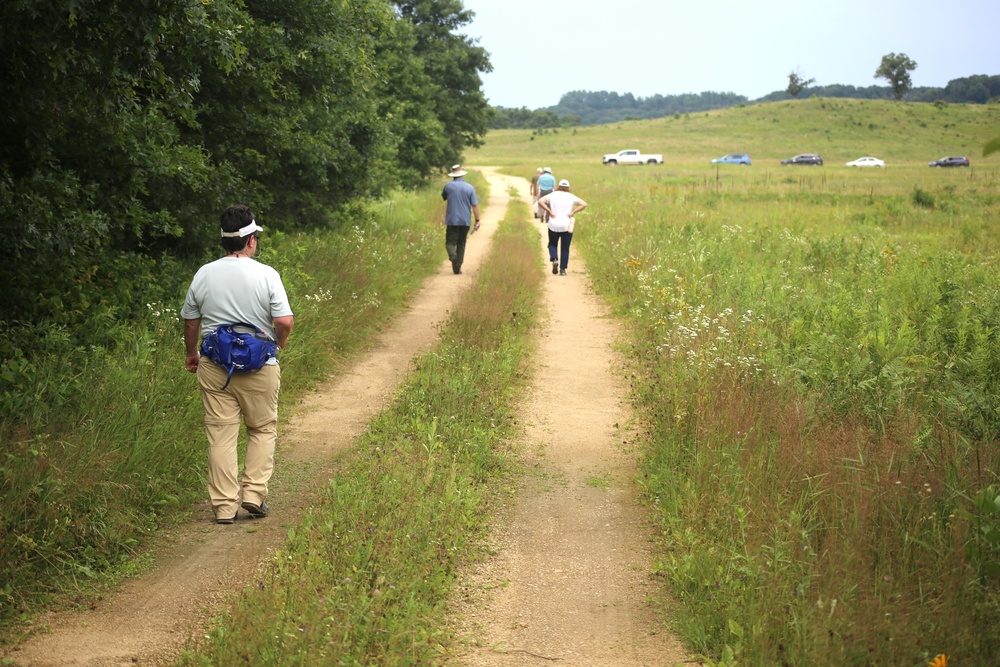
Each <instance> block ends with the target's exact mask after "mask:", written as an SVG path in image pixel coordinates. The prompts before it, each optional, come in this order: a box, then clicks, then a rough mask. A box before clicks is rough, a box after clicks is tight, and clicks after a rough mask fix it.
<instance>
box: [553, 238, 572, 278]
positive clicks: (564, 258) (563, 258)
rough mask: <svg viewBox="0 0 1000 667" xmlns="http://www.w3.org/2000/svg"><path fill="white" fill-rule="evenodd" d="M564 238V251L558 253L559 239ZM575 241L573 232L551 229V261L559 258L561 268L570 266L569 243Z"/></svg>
mask: <svg viewBox="0 0 1000 667" xmlns="http://www.w3.org/2000/svg"><path fill="white" fill-rule="evenodd" d="M560 240H562V252H560V253H558V254H557V253H556V251H557V250H558V247H559V241H560ZM572 241H573V232H554V231H552V230H551V229H550V230H549V261H550V262H554V261H556V259H558V260H559V268H560V269H562V270H563V271H565V270H566V267H567V266H569V244H570V243H571V242H572Z"/></svg>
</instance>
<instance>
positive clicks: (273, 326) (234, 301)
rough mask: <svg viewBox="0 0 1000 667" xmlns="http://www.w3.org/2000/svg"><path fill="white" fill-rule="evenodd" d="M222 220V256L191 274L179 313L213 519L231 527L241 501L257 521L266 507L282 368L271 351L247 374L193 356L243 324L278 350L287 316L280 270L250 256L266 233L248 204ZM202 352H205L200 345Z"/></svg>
mask: <svg viewBox="0 0 1000 667" xmlns="http://www.w3.org/2000/svg"><path fill="white" fill-rule="evenodd" d="M221 220H222V247H223V249H224V250H225V251H226V255H225V257H222V258H221V259H217V260H215V261H214V262H210V263H208V264H205V265H204V266H202V267H201V268H200V269H199V270H198V272H197V273H196V274H195V276H194V280H192V281H191V286H190V288H189V289H188V292H187V297H186V298H185V299H184V306H183V308H181V317H183V318H184V346H185V348H186V358H185V365H186V367H187V370H188V371H189V372H191V373H197V374H198V385H199V386H200V387H201V398H202V403H203V404H204V408H205V434H206V435H207V437H208V493H209V496H210V497H211V500H212V510H213V511H214V513H215V521H216V523H221V524H232V523H234V522H235V521H236V515H237V511H238V509H239V507H240V506H242V507H243V509H244V510H246V511H247V512H248V513H249V514H250V516H251V517H253V518H255V519H256V518H264V517H266V516H267V515H268V513H269V511H270V508H269V507H268V506H267V503H266V502H264V500H265V498H267V484H268V481H269V480H270V478H271V473H272V472H273V470H274V447H275V443H276V441H277V438H278V390H279V388H280V386H281V372H280V371H279V369H278V360H277V357H276V356H271V357H270V358H267V359H266V361H263V362H262V363H263V365H261V366H260V367H259V368H257V369H256V370H253V371H252V372H240V373H229V372H227V370H226V369H224V368H223V367H222V366H220V365H219V364H218V363H216V362H215V361H212V360H211V359H209V357H208V356H205V357H202V356H201V355H200V354H199V346H198V341H199V338H201V339H204V338H205V337H206V336H210V335H211V334H212V333H213V332H215V331H216V330H219V329H222V328H224V327H226V326H227V325H233V324H239V323H245V324H250V325H253V326H254V327H256V328H257V329H260V330H261V331H263V332H264V333H265V334H267V336H268V337H269V338H270V340H271V341H274V342H276V343H277V350H280V349H281V348H283V347H285V345H287V344H288V336H289V335H290V334H291V332H292V323H293V317H292V309H291V307H290V306H289V304H288V296H287V295H286V294H285V287H284V285H283V284H282V282H281V277H280V276H279V275H278V272H277V271H275V270H274V269H273V268H271V267H270V266H267V265H265V264H261V263H259V262H257V261H256V260H254V259H253V256H254V253H256V252H257V244H258V243H259V242H260V241H259V239H260V233H261V232H262V231H264V230H263V228H262V227H260V225H258V224H257V222H256V220H254V215H253V212H252V211H251V210H250V209H249V208H248V207H246V206H242V205H240V206H230V207H229V208H227V209H226V210H225V211H223V213H222V218H221ZM202 351H204V352H205V353H206V354H211V351H210V350H209V348H208V347H205V346H204V345H203V346H202ZM275 354H276V351H275ZM241 418H242V420H243V422H244V423H245V424H246V428H247V439H248V440H247V451H246V459H245V461H244V463H243V474H242V475H239V476H238V472H239V460H238V458H237V452H236V444H237V440H238V438H239V433H240V419H241Z"/></svg>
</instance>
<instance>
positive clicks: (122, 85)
mask: <svg viewBox="0 0 1000 667" xmlns="http://www.w3.org/2000/svg"><path fill="white" fill-rule="evenodd" d="M471 18H472V16H471V13H470V12H468V11H467V10H465V9H464V7H463V5H462V2H461V0H411V1H401V0H396V1H390V0H351V1H350V2H347V1H343V0H212V1H211V2H208V1H203V0H128V1H126V0H8V1H7V2H4V3H2V5H0V21H2V24H0V34H2V39H0V59H2V62H3V63H4V67H3V68H0V83H2V89H3V91H4V95H3V96H2V97H0V221H2V222H0V224H2V228H3V231H4V235H5V243H4V244H3V248H2V250H0V253H2V254H0V282H2V284H3V285H4V292H3V297H2V303H3V314H2V315H0V318H2V320H3V324H4V327H3V331H4V332H5V333H3V334H0V361H4V360H9V359H11V358H12V357H16V356H20V355H22V354H27V353H28V352H29V351H30V350H29V348H30V343H25V342H24V341H31V340H37V339H38V338H39V337H41V336H42V334H44V336H45V337H47V338H49V339H51V338H52V337H53V336H52V332H53V331H65V332H66V336H65V337H66V338H67V339H68V340H69V341H71V342H72V343H74V344H77V343H94V342H100V341H99V338H100V331H101V326H100V322H101V321H102V319H101V318H114V319H116V320H119V321H120V320H122V319H128V318H129V317H131V316H132V315H134V314H135V313H136V312H137V311H138V310H141V309H143V308H144V304H145V302H147V301H150V300H155V299H157V298H158V297H168V298H172V297H173V296H174V294H175V292H176V285H175V284H174V281H176V280H180V279H185V280H186V279H187V278H188V277H189V276H188V275H186V273H185V272H184V271H172V270H171V268H172V267H173V265H174V264H175V263H176V262H178V261H186V262H191V261H197V260H200V259H202V258H204V257H205V256H206V253H214V252H215V251H216V247H215V246H216V245H217V237H216V234H217V230H216V225H215V221H216V220H217V216H218V212H219V211H220V210H221V209H222V208H223V207H224V206H226V205H228V204H231V203H234V202H246V203H249V204H251V206H252V207H253V208H254V209H255V210H257V211H258V213H259V217H261V219H262V222H263V224H264V225H265V226H270V228H271V229H293V228H310V227H318V226H324V225H332V224H336V223H337V221H338V220H339V219H341V218H342V216H343V213H342V212H343V211H344V210H345V207H348V206H349V205H350V203H351V202H353V201H356V200H357V199H358V198H365V197H371V196H374V195H377V194H378V193H379V192H381V191H383V190H385V189H387V188H392V187H396V186H399V185H404V186H405V185H413V184H416V183H419V182H420V181H421V180H423V179H425V178H427V177H428V176H429V175H430V174H432V173H434V172H436V171H438V170H439V169H440V168H441V167H446V166H448V165H450V164H452V163H454V162H457V161H459V158H460V155H461V153H462V150H463V148H464V147H466V146H474V145H477V144H478V143H479V141H480V140H481V137H482V136H483V135H484V134H485V132H486V124H487V120H488V117H489V107H488V104H487V103H486V99H485V97H484V96H483V94H482V91H481V77H480V75H481V73H484V72H488V71H489V70H490V63H489V60H488V54H487V53H486V52H485V51H484V50H483V49H482V48H480V47H479V46H477V45H476V44H475V43H474V42H473V41H472V40H470V39H469V38H467V37H465V36H464V35H461V34H459V32H457V31H458V30H459V29H460V28H461V27H462V26H464V25H466V24H467V23H468V22H469V21H470V20H471ZM12 332H13V333H12Z"/></svg>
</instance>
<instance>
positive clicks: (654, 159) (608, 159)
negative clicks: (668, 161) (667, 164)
mask: <svg viewBox="0 0 1000 667" xmlns="http://www.w3.org/2000/svg"><path fill="white" fill-rule="evenodd" d="M604 164H606V165H609V166H612V167H614V166H615V165H618V164H663V156H662V155H660V154H659V153H657V154H652V153H650V154H643V153H640V152H639V151H637V150H636V149H634V148H629V149H627V150H624V151H618V152H617V153H609V154H608V155H605V156H604Z"/></svg>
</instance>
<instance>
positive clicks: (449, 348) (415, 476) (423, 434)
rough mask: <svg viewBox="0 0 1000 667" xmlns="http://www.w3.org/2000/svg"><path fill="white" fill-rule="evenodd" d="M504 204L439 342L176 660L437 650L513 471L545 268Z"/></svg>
mask: <svg viewBox="0 0 1000 667" xmlns="http://www.w3.org/2000/svg"><path fill="white" fill-rule="evenodd" d="M526 218H527V209H526V207H525V206H524V205H523V204H520V203H513V204H511V207H510V209H509V210H508V212H507V218H506V220H505V222H504V223H503V224H502V225H501V226H500V229H499V231H498V232H497V235H496V236H495V237H494V240H493V247H492V250H491V253H490V256H489V259H488V261H487V262H486V263H485V264H484V267H483V269H482V271H481V272H480V274H479V276H478V278H477V281H476V284H475V285H474V286H473V287H472V288H471V289H470V290H469V292H468V293H467V294H466V295H465V297H464V298H463V300H462V301H461V302H460V303H459V304H458V305H457V307H456V308H455V310H454V311H453V313H452V315H451V317H450V319H449V322H448V324H447V326H446V327H445V330H444V331H443V333H442V339H441V341H440V343H439V345H438V347H437V348H436V349H435V350H434V351H433V352H431V353H429V354H428V355H426V356H425V357H424V358H422V359H421V360H420V361H419V363H418V368H417V370H416V371H415V372H414V374H413V376H412V377H411V379H410V380H409V382H408V383H407V385H406V386H405V388H404V389H403V390H402V391H401V392H400V394H399V396H398V399H397V400H396V402H395V404H394V405H393V406H392V407H390V408H388V409H387V410H386V411H385V412H383V413H382V414H381V415H380V416H379V417H378V418H376V420H375V421H374V422H373V423H372V425H371V426H370V429H369V431H368V432H367V433H366V434H365V435H364V436H363V437H362V438H361V440H360V442H359V445H358V448H357V451H356V453H355V454H354V455H353V456H352V457H351V459H350V461H349V462H348V463H346V464H345V466H344V468H343V469H342V471H341V472H339V473H338V474H337V475H336V477H334V478H333V479H331V480H330V482H329V484H328V485H327V486H326V487H325V489H324V491H323V493H322V495H321V499H320V501H319V502H318V504H317V506H316V507H315V508H314V509H313V510H312V511H310V512H309V513H308V514H307V515H306V516H305V517H304V518H303V520H302V521H301V523H300V524H299V525H297V526H295V527H294V528H292V529H291V530H290V531H289V535H288V542H287V545H286V546H285V548H284V549H282V550H281V551H280V552H279V553H277V554H276V555H275V557H274V559H273V561H272V562H271V564H270V567H269V568H268V569H267V571H266V573H264V574H263V575H262V576H261V577H260V579H259V581H258V582H257V583H256V585H254V586H251V587H250V588H249V589H247V590H245V591H244V592H242V593H241V594H240V595H239V598H238V600H237V601H236V602H235V603H234V605H233V606H232V608H231V609H229V610H228V611H227V612H226V613H225V614H224V615H223V616H222V617H221V618H219V619H218V621H217V624H216V626H215V628H214V629H213V630H212V631H211V632H210V634H208V635H205V637H204V638H201V639H200V640H199V641H198V642H197V643H198V645H197V646H196V647H194V648H193V649H192V650H191V651H189V652H188V653H186V654H185V655H184V657H183V658H182V660H181V664H186V665H192V664H197V665H221V664H242V663H248V664H283V665H297V664H301V665H306V664H376V663H377V664H382V665H392V664H415V663H427V662H434V661H436V660H437V659H439V658H441V657H443V656H444V655H446V654H448V653H449V651H450V646H451V645H452V643H453V641H454V639H453V637H451V636H449V635H448V633H447V632H446V631H444V630H442V628H443V627H444V614H445V601H446V598H447V595H448V592H449V588H450V586H451V584H452V582H453V579H454V575H455V570H456V568H457V566H459V565H461V564H462V563H463V562H465V561H467V560H468V559H469V558H472V557H474V556H475V553H476V549H477V544H478V543H479V542H478V540H477V535H481V531H482V530H483V529H484V526H485V522H484V520H483V519H484V517H485V516H486V515H487V514H488V511H489V498H490V497H491V489H494V488H495V485H496V484H497V483H498V482H499V481H500V480H502V479H504V478H505V477H506V476H508V475H510V474H512V473H513V471H514V470H515V464H514V463H513V458H512V457H509V456H508V454H507V452H508V450H507V447H506V446H505V443H506V442H507V441H508V439H509V438H511V437H512V436H514V435H516V431H517V429H518V428H519V427H518V425H517V423H516V421H515V410H514V405H513V401H514V400H515V399H516V396H517V394H518V393H519V392H520V389H521V387H522V386H523V383H524V377H525V359H526V357H527V354H528V353H529V351H530V346H531V338H530V336H529V334H530V330H531V326H532V324H533V322H534V320H535V312H536V304H537V300H538V295H539V293H540V280H541V276H542V274H541V271H540V270H539V268H540V265H539V258H538V251H537V240H536V238H535V232H534V230H533V229H531V227H530V225H528V224H527V222H526Z"/></svg>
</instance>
